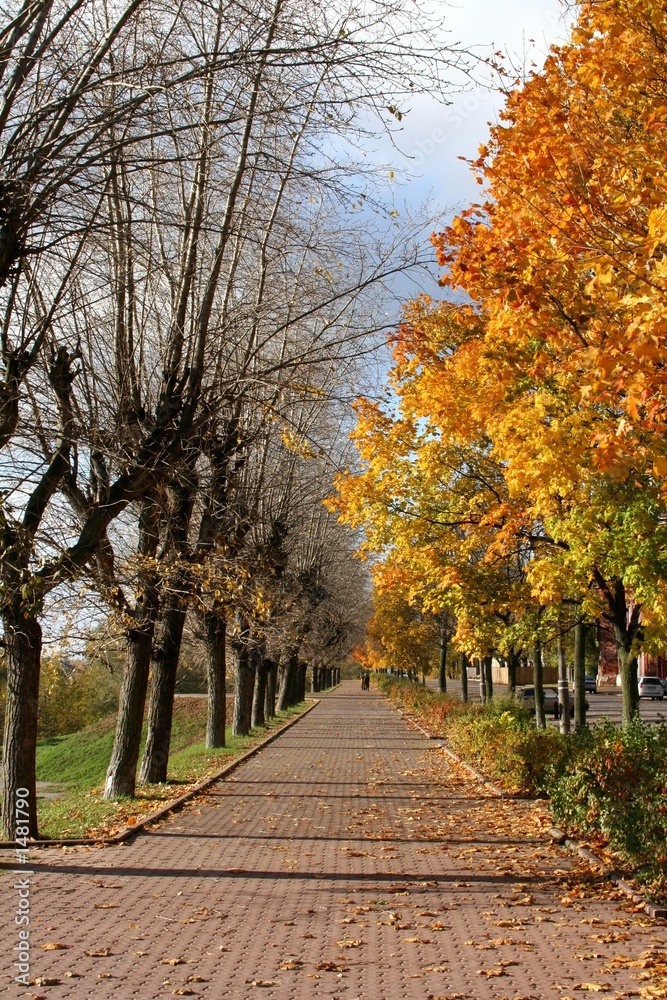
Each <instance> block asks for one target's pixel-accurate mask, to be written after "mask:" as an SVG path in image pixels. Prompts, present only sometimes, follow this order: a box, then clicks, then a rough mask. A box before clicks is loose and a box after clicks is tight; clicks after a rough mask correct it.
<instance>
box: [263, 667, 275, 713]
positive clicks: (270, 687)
mask: <svg viewBox="0 0 667 1000" xmlns="http://www.w3.org/2000/svg"><path fill="white" fill-rule="evenodd" d="M267 664H268V666H267V672H266V695H265V701H264V716H265V718H267V719H273V718H274V717H275V714H276V678H277V676H278V664H277V663H276V661H275V660H267Z"/></svg>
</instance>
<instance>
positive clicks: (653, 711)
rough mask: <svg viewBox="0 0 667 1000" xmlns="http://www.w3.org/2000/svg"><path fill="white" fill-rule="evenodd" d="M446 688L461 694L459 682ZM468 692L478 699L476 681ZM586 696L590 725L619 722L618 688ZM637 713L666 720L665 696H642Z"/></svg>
mask: <svg viewBox="0 0 667 1000" xmlns="http://www.w3.org/2000/svg"><path fill="white" fill-rule="evenodd" d="M426 686H427V687H428V688H429V689H430V690H431V691H435V690H437V686H438V684H437V680H436V679H435V678H434V677H429V678H428V680H427V681H426ZM547 686H548V687H555V685H553V684H550V685H547ZM447 690H448V691H449V692H450V693H451V694H457V695H459V696H460V694H461V682H460V681H454V680H448V681H447ZM494 692H495V693H497V694H506V693H507V688H506V687H504V686H503V685H496V686H495V688H494ZM469 694H470V698H471V699H475V700H479V684H478V683H477V682H473V681H470V682H469ZM586 698H587V700H588V704H589V711H588V721H589V723H590V724H591V725H595V723H596V722H597V721H599V720H600V719H602V718H605V717H606V718H609V719H613V721H614V722H616V723H619V724H620V722H621V691H620V689H612V690H603V691H599V692H598V693H597V694H590V693H589V694H587V695H586ZM639 714H640V716H641V718H642V719H645V720H646V721H647V722H658V721H665V720H667V698H665V700H664V701H650V700H649V699H647V698H642V699H641V700H640V702H639ZM551 723H552V724H553V725H555V724H556V723H555V721H554V720H553V719H552V720H551Z"/></svg>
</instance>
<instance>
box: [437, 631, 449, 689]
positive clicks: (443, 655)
mask: <svg viewBox="0 0 667 1000" xmlns="http://www.w3.org/2000/svg"><path fill="white" fill-rule="evenodd" d="M438 690H439V691H440V692H441V694H444V693H445V691H446V690H447V635H446V634H445V633H444V632H443V633H442V635H441V636H440V662H439V666H438Z"/></svg>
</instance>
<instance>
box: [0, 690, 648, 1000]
mask: <svg viewBox="0 0 667 1000" xmlns="http://www.w3.org/2000/svg"><path fill="white" fill-rule="evenodd" d="M545 826H546V819H545V816H544V814H543V811H542V810H541V808H540V807H539V805H536V804H535V803H526V802H516V801H511V800H510V801H499V800H497V799H495V798H492V797H491V796H490V795H489V793H488V791H487V790H486V789H485V788H484V787H483V786H480V785H479V784H478V783H476V782H475V781H474V779H471V778H470V777H469V776H468V775H467V773H462V771H461V769H459V768H457V767H456V766H455V765H452V764H451V763H449V762H448V759H447V758H446V756H445V755H444V754H443V752H442V751H441V750H440V749H438V748H437V747H436V746H434V745H433V744H432V743H429V741H428V740H426V739H425V738H423V737H422V736H421V735H420V734H419V733H417V732H415V731H414V730H412V729H411V728H409V727H408V726H407V724H406V723H405V722H403V720H402V719H401V718H400V716H399V715H398V714H397V713H396V712H395V711H394V710H393V709H392V708H390V707H389V706H388V704H387V703H386V702H385V701H383V700H382V699H381V698H380V697H378V696H377V695H375V694H374V693H373V692H370V693H368V692H365V693H362V692H361V691H359V690H358V685H357V684H356V683H354V684H353V683H352V682H346V683H344V684H343V685H342V686H341V687H340V688H338V689H337V690H336V691H334V692H333V693H332V694H330V695H328V696H325V697H324V698H323V700H322V703H321V704H320V705H319V706H318V707H317V708H316V709H315V710H314V711H313V712H311V713H310V714H309V715H308V716H306V717H305V718H304V719H303V720H301V721H300V722H298V723H297V724H296V726H294V727H293V728H292V729H291V730H289V731H288V732H287V733H285V735H284V736H282V737H280V738H279V739H278V740H277V741H276V742H275V743H273V744H272V745H271V746H270V747H267V749H266V750H264V751H263V752H262V753H260V754H259V755H258V756H256V757H255V758H254V759H252V760H250V761H249V762H247V763H246V764H244V765H243V766H242V767H241V768H240V769H239V770H238V771H236V772H235V773H234V775H233V776H232V777H231V778H230V779H228V780H227V781H225V782H224V783H221V784H220V785H218V786H217V787H216V788H215V789H214V790H213V791H212V792H211V793H210V794H208V795H207V796H206V797H205V799H203V800H202V801H201V802H199V803H197V805H195V806H191V807H190V808H187V809H185V810H184V811H183V812H182V813H180V814H178V815H177V816H174V817H173V818H171V819H169V820H166V821H165V822H163V823H162V825H161V826H159V827H157V828H155V829H153V830H152V831H151V832H149V833H146V834H142V835H140V836H138V837H137V838H136V840H135V841H134V842H133V843H131V844H130V845H129V846H123V847H114V848H97V849H81V848H76V849H71V848H70V849H68V850H66V851H63V850H49V851H47V852H44V853H42V854H40V855H39V860H38V861H37V862H36V863H35V864H34V865H33V869H34V871H35V876H34V878H33V885H32V895H31V907H32V910H31V913H32V921H33V922H32V924H31V929H32V932H33V934H32V944H33V951H34V956H33V963H32V969H31V975H32V976H33V977H46V978H47V979H49V978H50V979H52V980H57V981H59V982H58V983H57V984H48V983H46V984H45V983H40V982H39V981H38V982H37V984H36V985H35V986H34V987H32V988H31V989H30V990H29V991H27V993H26V992H24V991H23V990H21V989H20V988H18V987H16V985H15V984H13V982H12V975H13V973H12V971H11V967H10V963H11V961H12V959H11V957H9V953H10V952H11V945H13V943H14V942H13V937H14V934H13V911H14V904H15V900H14V895H15V893H14V891H13V889H12V884H13V876H11V875H10V874H6V873H3V883H4V890H3V894H2V913H1V919H2V921H3V924H2V927H3V929H7V928H12V929H11V930H10V931H9V933H3V936H2V939H1V940H2V941H3V969H2V979H1V980H0V993H7V994H11V995H13V996H21V995H23V996H39V997H49V998H50V997H56V998H69V997H74V998H91V1000H93V998H95V1000H97V998H99V1000H102V998H105V1000H106V998H130V997H139V998H141V1000H152V998H158V997H159V998H163V997H164V998H166V997H171V996H192V995H195V996H201V997H208V998H215V1000H219V998H223V997H225V998H227V997H231V998H234V1000H245V998H257V997H267V998H276V1000H288V998H292V997H294V998H297V997H298V998H304V997H305V998H313V1000H319V998H325V1000H335V998H340V1000H427V998H435V1000H439V998H450V997H457V998H458V997H465V998H472V1000H486V998H497V1000H500V998H503V997H504V998H512V1000H514V998H517V1000H518V998H522V1000H527V998H545V997H550V998H551V997H553V998H561V997H565V996H568V997H569V996H571V995H575V996H577V997H580V998H581V997H585V996H587V995H588V993H587V992H581V991H578V990H577V987H578V986H579V985H580V984H581V983H582V982H583V983H588V984H593V983H598V984H609V987H610V990H608V991H607V995H611V996H621V995H624V996H631V995H635V996H636V995H639V994H638V993H636V992H635V991H636V990H637V988H638V986H637V979H636V978H634V976H633V975H632V974H631V973H630V972H628V971H625V970H623V969H620V970H612V971H609V970H606V971H604V969H605V962H606V960H607V959H609V958H611V957H612V956H614V955H618V954H619V952H622V953H623V954H625V955H628V956H630V957H633V956H635V957H636V956H637V955H639V953H640V952H644V953H646V952H647V951H651V950H652V951H653V952H654V953H655V951H656V950H657V949H660V948H663V949H664V948H665V942H666V940H667V928H666V927H665V926H664V923H663V924H659V923H657V922H655V921H650V920H648V918H646V917H645V916H644V915H639V914H635V913H632V912H631V907H629V905H628V904H627V903H626V902H624V901H623V899H622V898H621V897H619V896H618V895H615V894H614V893H613V892H611V891H610V890H609V887H608V884H607V883H602V882H598V883H597V884H596V883H595V881H593V880H591V878H590V871H589V870H588V869H587V868H586V867H585V865H583V863H579V862H575V861H574V860H573V859H572V856H571V855H570V854H569V853H568V852H566V851H565V850H562V849H560V848H555V847H552V846H551V845H550V844H549V843H548V838H547V837H546V836H545V832H544V830H545ZM5 861H6V859H5ZM587 878H588V881H586V879H587ZM582 880H583V881H582ZM582 886H583V887H582ZM48 942H58V943H61V944H65V945H67V946H68V947H67V948H66V949H62V950H40V947H39V946H40V945H43V944H46V943H48ZM575 956H576V957H575ZM621 964H622V963H621ZM480 970H481V971H480ZM636 974H637V973H635V975H636ZM633 985H634V989H633ZM612 987H613V989H612ZM573 991H574V992H573ZM624 991H625V992H624Z"/></svg>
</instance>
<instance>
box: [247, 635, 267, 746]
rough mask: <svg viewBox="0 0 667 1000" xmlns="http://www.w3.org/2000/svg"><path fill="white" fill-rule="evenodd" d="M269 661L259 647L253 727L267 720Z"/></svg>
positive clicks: (256, 661) (253, 700)
mask: <svg viewBox="0 0 667 1000" xmlns="http://www.w3.org/2000/svg"><path fill="white" fill-rule="evenodd" d="M268 665H269V661H268V660H267V659H266V657H265V656H264V651H263V650H262V649H258V650H257V651H256V655H255V689H254V691H253V696H252V717H251V719H250V724H251V726H252V727H253V729H254V728H255V727H256V726H263V725H264V722H265V721H266V710H265V705H266V681H267V677H268Z"/></svg>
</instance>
